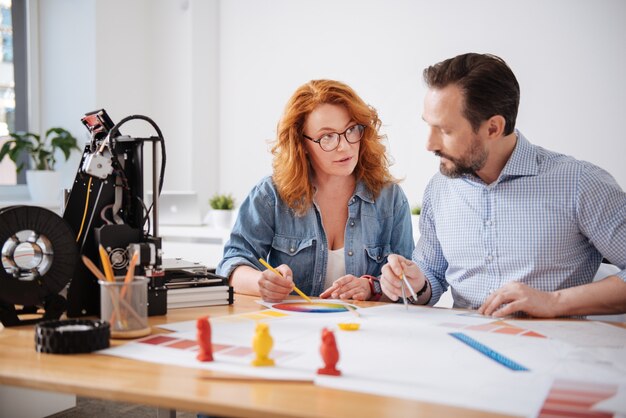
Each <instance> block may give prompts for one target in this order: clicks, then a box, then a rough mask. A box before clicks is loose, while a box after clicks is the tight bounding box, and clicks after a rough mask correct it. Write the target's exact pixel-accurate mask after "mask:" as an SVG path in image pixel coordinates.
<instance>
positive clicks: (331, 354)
mask: <svg viewBox="0 0 626 418" xmlns="http://www.w3.org/2000/svg"><path fill="white" fill-rule="evenodd" d="M320 354H321V355H322V360H324V367H322V368H321V369H318V370H317V374H327V375H330V376H340V375H341V372H340V371H339V370H337V367H336V366H337V362H338V361H339V350H338V349H337V342H336V341H335V334H334V333H333V332H332V331H331V330H329V329H328V328H324V329H323V330H322V345H321V346H320Z"/></svg>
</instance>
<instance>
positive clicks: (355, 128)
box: [302, 125, 365, 152]
mask: <svg viewBox="0 0 626 418" xmlns="http://www.w3.org/2000/svg"><path fill="white" fill-rule="evenodd" d="M364 131H365V126H363V125H352V126H351V127H349V128H348V129H346V130H345V131H343V132H342V133H337V132H332V133H329V134H326V135H323V136H321V137H320V138H318V139H313V138H311V137H310V136H306V135H304V134H302V136H304V137H305V138H306V139H308V140H309V141H313V142H315V143H317V144H318V145H319V146H320V148H321V149H322V150H324V151H327V152H330V151H334V150H336V149H337V147H338V146H339V141H341V136H342V135H343V137H344V138H346V141H348V143H349V144H356V143H357V142H359V141H360V140H361V138H363V132H364Z"/></svg>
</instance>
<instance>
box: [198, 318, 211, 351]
mask: <svg viewBox="0 0 626 418" xmlns="http://www.w3.org/2000/svg"><path fill="white" fill-rule="evenodd" d="M196 329H197V330H198V333H197V336H196V339H197V340H198V345H199V346H200V351H199V352H198V355H197V356H196V358H197V359H198V360H200V361H213V345H212V344H211V323H210V322H209V317H208V316H203V317H201V318H198V320H197V321H196Z"/></svg>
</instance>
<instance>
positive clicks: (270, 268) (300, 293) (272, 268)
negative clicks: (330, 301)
mask: <svg viewBox="0 0 626 418" xmlns="http://www.w3.org/2000/svg"><path fill="white" fill-rule="evenodd" d="M259 261H260V262H261V264H263V265H264V266H265V267H267V269H268V270H270V271H272V272H274V273H276V274H278V275H279V276H280V277H283V275H282V274H280V273H279V272H278V270H276V269H275V268H274V267H272V266H270V265H269V263H268V262H267V261H265V260H263V259H262V258H259ZM293 290H295V291H296V293H297V294H299V295H300V296H302V297H303V298H304V299H305V300H306V301H307V302H309V303H313V301H312V300H311V299H310V298H309V297H308V296H307V295H305V294H304V292H302V290H300V289H298V286H296V285H295V284H294V285H293Z"/></svg>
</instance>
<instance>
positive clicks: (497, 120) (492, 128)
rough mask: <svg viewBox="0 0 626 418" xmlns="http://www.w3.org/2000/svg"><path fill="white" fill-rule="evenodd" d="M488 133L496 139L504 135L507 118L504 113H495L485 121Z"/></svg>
mask: <svg viewBox="0 0 626 418" xmlns="http://www.w3.org/2000/svg"><path fill="white" fill-rule="evenodd" d="M485 125H486V129H487V135H488V136H489V138H492V139H496V138H500V137H502V136H504V128H505V127H506V120H505V119H504V116H502V115H494V116H492V117H490V118H489V119H487V121H486V122H485Z"/></svg>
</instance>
